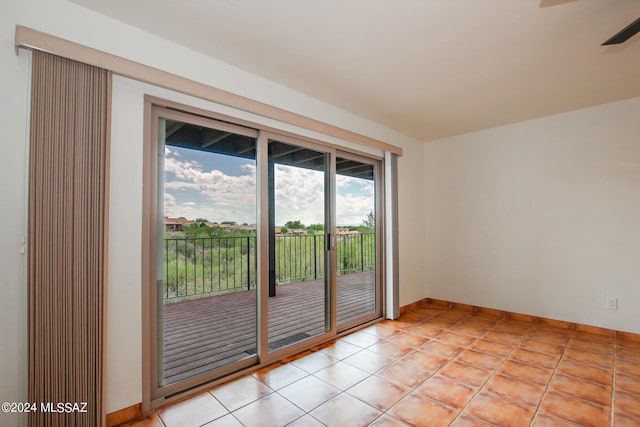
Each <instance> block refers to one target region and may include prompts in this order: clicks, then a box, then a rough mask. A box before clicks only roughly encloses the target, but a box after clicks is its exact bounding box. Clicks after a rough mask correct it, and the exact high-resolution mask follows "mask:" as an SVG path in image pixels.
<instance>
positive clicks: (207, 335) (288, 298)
mask: <svg viewBox="0 0 640 427" xmlns="http://www.w3.org/2000/svg"><path fill="white" fill-rule="evenodd" d="M374 277H375V276H374V272H373V271H365V272H360V273H352V274H347V275H343V276H338V284H337V289H336V292H337V299H338V303H337V307H336V309H337V322H338V325H340V324H345V323H348V322H350V321H352V320H355V319H358V318H362V317H363V316H366V315H369V314H372V313H374V312H375V279H374ZM268 307H269V350H275V349H277V348H281V347H284V346H286V345H288V344H291V343H293V342H298V341H300V340H302V339H304V338H307V337H312V336H315V335H318V334H321V333H323V332H324V330H325V325H324V309H325V303H324V282H323V281H322V280H314V281H307V282H300V283H292V284H289V285H282V286H278V288H277V295H276V296H275V297H272V298H269V301H268ZM256 322H257V320H256V292H255V290H251V291H240V292H236V293H232V294H226V295H219V296H210V297H204V298H200V299H197V300H191V301H184V302H178V303H170V304H165V305H164V325H163V328H164V330H163V332H162V335H163V336H164V340H163V342H164V351H163V358H164V361H163V363H164V383H165V384H170V383H174V382H176V381H179V380H182V379H185V378H189V377H192V376H194V375H197V374H200V373H203V372H207V371H209V370H212V369H215V368H217V367H220V366H224V365H226V364H228V363H231V362H234V361H238V360H241V359H244V358H246V357H249V356H250V355H253V354H255V353H256V324H257V323H256Z"/></svg>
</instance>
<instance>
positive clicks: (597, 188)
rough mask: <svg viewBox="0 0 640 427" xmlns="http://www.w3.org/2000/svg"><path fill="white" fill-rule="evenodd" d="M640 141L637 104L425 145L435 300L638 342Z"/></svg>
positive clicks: (428, 259) (430, 281)
mask: <svg viewBox="0 0 640 427" xmlns="http://www.w3.org/2000/svg"><path fill="white" fill-rule="evenodd" d="M638 135H640V98H635V99H630V100H626V101H622V102H617V103H613V104H608V105H602V106H598V107H594V108H589V109H584V110H579V111H574V112H569V113H565V114H560V115H556V116H551V117H546V118H541V119H537V120H532V121H527V122H522V123H518V124H514V125H510V126H504V127H500V128H495V129H489V130H486V131H482V132H476V133H472V134H467V135H463V136H459V137H454V138H449V139H444V140H440V141H435V142H428V143H426V145H425V175H424V179H425V199H424V203H425V212H426V231H425V241H426V250H425V252H424V260H425V265H426V273H425V278H426V293H427V295H428V296H430V297H433V298H439V299H445V300H450V301H455V302H461V303H467V304H473V305H478V306H484V307H492V308H497V309H503V310H508V311H513V312H519V313H526V314H531V315H537V316H542V317H548V318H553V319H560V320H566V321H571V322H578V323H583V324H588V325H594V326H600V327H605V328H612V329H617V330H623V331H630V332H636V333H639V332H640V322H638V312H640V262H639V260H640V227H639V226H638V225H639V220H640V139H639V137H638ZM607 297H616V298H618V300H619V309H618V310H617V311H609V310H607V309H606V308H605V301H606V298H607Z"/></svg>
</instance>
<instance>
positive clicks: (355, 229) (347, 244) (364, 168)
mask: <svg viewBox="0 0 640 427" xmlns="http://www.w3.org/2000/svg"><path fill="white" fill-rule="evenodd" d="M376 172H377V168H376V167H375V166H374V164H370V163H366V162H364V161H359V160H356V159H355V158H350V157H346V156H345V157H341V156H338V157H337V158H336V251H337V253H336V270H337V271H336V273H337V277H336V305H337V307H336V323H337V326H338V327H343V328H344V327H345V326H347V325H354V324H358V323H362V322H363V321H366V320H369V319H372V318H375V317H378V316H379V315H380V314H379V313H380V311H381V308H380V307H381V305H380V298H379V293H380V291H379V289H378V285H377V284H378V280H377V265H378V263H377V259H378V249H377V247H378V246H377V241H378V239H377V238H376V236H377V229H378V227H377V221H376V218H377V215H376V212H377V209H376Z"/></svg>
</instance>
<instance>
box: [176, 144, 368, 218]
mask: <svg viewBox="0 0 640 427" xmlns="http://www.w3.org/2000/svg"><path fill="white" fill-rule="evenodd" d="M275 186H276V225H283V224H284V223H285V222H287V221H290V220H291V221H294V220H300V221H301V222H302V223H303V224H305V225H310V224H320V223H323V222H324V217H323V214H324V208H323V198H324V190H325V189H324V180H323V178H322V173H321V172H317V171H312V170H307V169H302V168H295V167H290V166H284V165H276V168H275ZM336 187H337V188H336V193H337V194H336V211H337V212H336V214H337V224H338V225H339V226H340V225H361V224H362V222H363V220H364V219H365V218H366V216H367V214H368V213H369V212H371V211H372V210H373V208H374V185H373V182H372V181H367V180H363V179H357V178H351V177H346V176H341V175H339V176H338V177H337V178H336ZM255 192H256V164H255V161H253V160H248V159H242V158H238V157H233V156H223V155H219V154H213V153H205V152H198V151H194V150H188V149H182V148H179V147H166V148H165V194H164V209H165V216H169V217H179V216H184V217H186V218H188V219H196V218H205V219H207V220H209V221H215V222H222V221H235V222H237V223H238V224H243V223H247V224H255V223H256V210H255V197H256V196H255Z"/></svg>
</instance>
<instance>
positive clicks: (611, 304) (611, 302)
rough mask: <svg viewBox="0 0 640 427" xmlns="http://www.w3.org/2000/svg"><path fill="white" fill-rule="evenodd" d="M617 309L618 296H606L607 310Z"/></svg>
mask: <svg viewBox="0 0 640 427" xmlns="http://www.w3.org/2000/svg"><path fill="white" fill-rule="evenodd" d="M617 309H618V298H607V310H617Z"/></svg>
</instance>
